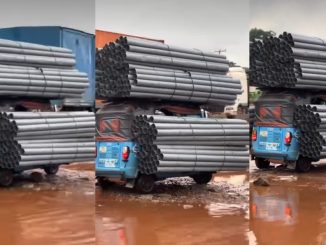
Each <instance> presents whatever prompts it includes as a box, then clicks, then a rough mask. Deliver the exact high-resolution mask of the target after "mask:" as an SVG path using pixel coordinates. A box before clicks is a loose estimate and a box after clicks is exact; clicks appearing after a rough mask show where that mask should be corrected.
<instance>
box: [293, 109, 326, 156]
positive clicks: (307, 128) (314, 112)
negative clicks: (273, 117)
mask: <svg viewBox="0 0 326 245" xmlns="http://www.w3.org/2000/svg"><path fill="white" fill-rule="evenodd" d="M294 125H295V126H296V127H297V128H298V129H299V131H300V134H299V144H300V155H302V156H304V157H309V158H311V159H314V160H316V161H317V160H320V159H321V158H326V105H299V106H298V107H297V109H296V111H295V114H294Z"/></svg>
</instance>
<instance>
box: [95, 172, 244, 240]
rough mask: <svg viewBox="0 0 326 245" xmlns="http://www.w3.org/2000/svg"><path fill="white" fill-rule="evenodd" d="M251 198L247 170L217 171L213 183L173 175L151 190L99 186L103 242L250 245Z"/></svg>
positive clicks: (98, 236) (99, 227)
mask: <svg viewBox="0 0 326 245" xmlns="http://www.w3.org/2000/svg"><path fill="white" fill-rule="evenodd" d="M248 198H249V182H248V174H247V173H245V172H237V173H220V174H217V175H216V176H215V177H214V178H213V181H211V182H210V183H209V184H208V185H196V184H195V183H194V182H193V180H192V179H191V178H173V179H168V180H165V181H162V182H158V183H157V186H156V188H155V191H154V192H153V194H150V195H140V194H136V193H134V192H133V191H132V190H130V189H126V188H124V187H121V186H114V187H110V188H109V189H108V190H102V189H100V187H97V188H96V219H95V220H96V221H95V222H96V240H97V245H106V244H110V245H156V244H162V245H170V244H171V245H197V244H200V245H202V244H205V245H210V244H214V245H215V244H240V245H241V244H248V240H247V235H246V234H247V232H248V223H249V221H248Z"/></svg>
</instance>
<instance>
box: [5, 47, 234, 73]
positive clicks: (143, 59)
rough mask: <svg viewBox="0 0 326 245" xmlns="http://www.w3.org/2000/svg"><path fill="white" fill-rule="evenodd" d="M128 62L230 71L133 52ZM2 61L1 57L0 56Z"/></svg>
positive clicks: (218, 65) (218, 64) (215, 66)
mask: <svg viewBox="0 0 326 245" xmlns="http://www.w3.org/2000/svg"><path fill="white" fill-rule="evenodd" d="M126 59H127V61H136V62H138V63H143V64H152V65H154V64H157V65H165V66H170V67H184V68H187V70H191V69H192V68H194V69H204V70H210V71H212V72H215V71H217V72H226V71H227V70H228V69H229V66H228V65H227V64H220V63H213V62H203V61H194V60H187V59H181V58H172V57H159V56H155V55H143V54H136V53H131V52H126ZM0 60H1V56H0Z"/></svg>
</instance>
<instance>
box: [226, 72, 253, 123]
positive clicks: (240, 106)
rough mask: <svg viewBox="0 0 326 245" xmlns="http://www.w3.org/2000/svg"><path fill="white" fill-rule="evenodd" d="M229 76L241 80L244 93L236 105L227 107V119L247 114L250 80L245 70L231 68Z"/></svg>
mask: <svg viewBox="0 0 326 245" xmlns="http://www.w3.org/2000/svg"><path fill="white" fill-rule="evenodd" d="M228 75H229V76H231V77H232V78H235V79H239V80H240V82H241V86H242V90H243V93H242V94H240V95H238V97H237V99H236V101H235V104H234V105H230V106H226V107H225V109H224V114H225V115H226V116H227V117H230V118H231V117H235V116H237V115H240V114H246V112H247V109H248V79H247V74H246V71H245V69H244V68H242V67H239V66H237V67H231V68H230V70H229V73H228Z"/></svg>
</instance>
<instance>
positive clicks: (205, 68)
mask: <svg viewBox="0 0 326 245" xmlns="http://www.w3.org/2000/svg"><path fill="white" fill-rule="evenodd" d="M96 62H97V64H96V67H97V69H98V70H99V71H98V73H97V74H98V77H97V89H96V91H97V96H98V97H100V98H103V99H112V98H125V97H132V98H145V99H146V98H147V99H157V100H166V101H182V102H193V103H196V104H217V105H230V104H234V101H235V100H236V97H237V95H238V94H241V92H242V90H241V84H240V80H236V79H232V78H231V77H228V76H227V75H226V73H227V72H228V70H229V61H228V60H227V59H226V57H225V56H224V55H220V54H216V53H209V52H202V51H200V50H196V49H186V48H179V47H175V46H170V45H166V44H163V43H159V42H155V41H148V40H142V39H139V38H133V37H120V38H119V39H117V41H116V42H115V43H110V44H109V45H106V46H105V47H104V48H103V49H101V50H98V51H97V55H96Z"/></svg>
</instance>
